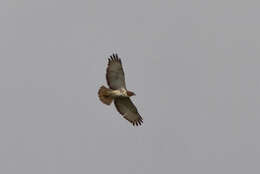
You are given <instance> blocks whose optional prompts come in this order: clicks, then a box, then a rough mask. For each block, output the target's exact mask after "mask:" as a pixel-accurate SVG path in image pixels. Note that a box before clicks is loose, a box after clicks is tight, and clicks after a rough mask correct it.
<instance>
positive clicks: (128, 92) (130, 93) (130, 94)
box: [126, 91, 135, 97]
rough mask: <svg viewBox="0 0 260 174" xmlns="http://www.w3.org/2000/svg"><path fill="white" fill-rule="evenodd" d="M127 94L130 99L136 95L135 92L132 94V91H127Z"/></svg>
mask: <svg viewBox="0 0 260 174" xmlns="http://www.w3.org/2000/svg"><path fill="white" fill-rule="evenodd" d="M126 94H127V96H129V97H131V96H133V95H135V93H134V92H132V91H127V92H126Z"/></svg>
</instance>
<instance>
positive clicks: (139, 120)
mask: <svg viewBox="0 0 260 174" xmlns="http://www.w3.org/2000/svg"><path fill="white" fill-rule="evenodd" d="M126 99H127V100H128V101H127V102H128V104H130V105H131V107H132V108H134V111H131V114H135V115H136V116H137V117H138V118H137V119H136V120H130V118H127V117H126V116H125V113H124V111H123V110H120V106H119V104H118V103H117V102H120V100H123V99H120V98H118V99H115V100H114V104H115V107H116V109H117V111H118V112H119V113H120V114H121V115H122V116H123V117H124V118H125V119H126V120H127V121H129V122H130V123H132V124H133V126H140V125H141V124H142V123H143V118H142V117H141V115H140V114H139V113H138V111H137V108H136V107H135V105H134V104H133V102H132V101H131V100H130V98H124V100H126ZM122 103H123V102H122ZM125 107H127V106H126V105H125ZM129 111H130V110H129Z"/></svg>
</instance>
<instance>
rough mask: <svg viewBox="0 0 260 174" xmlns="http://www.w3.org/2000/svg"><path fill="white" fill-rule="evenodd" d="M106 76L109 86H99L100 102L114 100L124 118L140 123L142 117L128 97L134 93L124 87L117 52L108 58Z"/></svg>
mask: <svg viewBox="0 0 260 174" xmlns="http://www.w3.org/2000/svg"><path fill="white" fill-rule="evenodd" d="M106 78H107V83H108V86H109V87H110V88H106V87H105V86H101V87H100V89H99V91H98V96H99V99H100V100H101V102H102V103H104V104H106V105H110V104H111V103H112V101H113V100H114V103H115V106H116V108H117V110H118V112H119V113H120V114H121V115H123V116H124V118H125V119H127V120H128V121H130V122H131V123H132V124H133V125H137V126H138V125H141V124H142V122H143V119H142V117H141V116H140V114H139V113H138V111H137V109H136V107H135V105H134V104H133V103H132V101H131V100H130V97H131V96H133V95H135V93H134V92H132V91H128V90H127V89H126V85H125V76H124V71H123V67H122V63H121V59H120V58H118V56H117V54H113V55H112V56H110V59H108V67H107V73H106Z"/></svg>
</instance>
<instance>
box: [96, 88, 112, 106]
mask: <svg viewBox="0 0 260 174" xmlns="http://www.w3.org/2000/svg"><path fill="white" fill-rule="evenodd" d="M109 91H111V89H109V88H106V87H105V86H101V87H100V88H99V90H98V97H99V99H100V101H101V102H102V103H104V104H106V105H110V104H111V103H112V101H113V98H112V97H110V96H109Z"/></svg>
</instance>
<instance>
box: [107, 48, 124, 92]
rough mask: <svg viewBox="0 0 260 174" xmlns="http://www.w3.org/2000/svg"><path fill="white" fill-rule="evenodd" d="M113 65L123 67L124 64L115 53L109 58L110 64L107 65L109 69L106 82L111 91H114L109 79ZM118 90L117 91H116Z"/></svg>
mask: <svg viewBox="0 0 260 174" xmlns="http://www.w3.org/2000/svg"><path fill="white" fill-rule="evenodd" d="M112 63H119V64H120V65H121V67H123V66H122V62H121V59H120V58H119V57H118V55H117V53H114V54H112V55H111V56H110V57H109V58H108V64H107V69H106V80H107V84H108V86H109V87H110V88H111V89H114V88H113V87H112V86H111V84H110V82H109V78H108V74H109V73H108V72H109V66H110V65H111V64H112ZM122 69H123V68H122ZM123 74H124V71H123ZM114 90H116V89H114Z"/></svg>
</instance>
